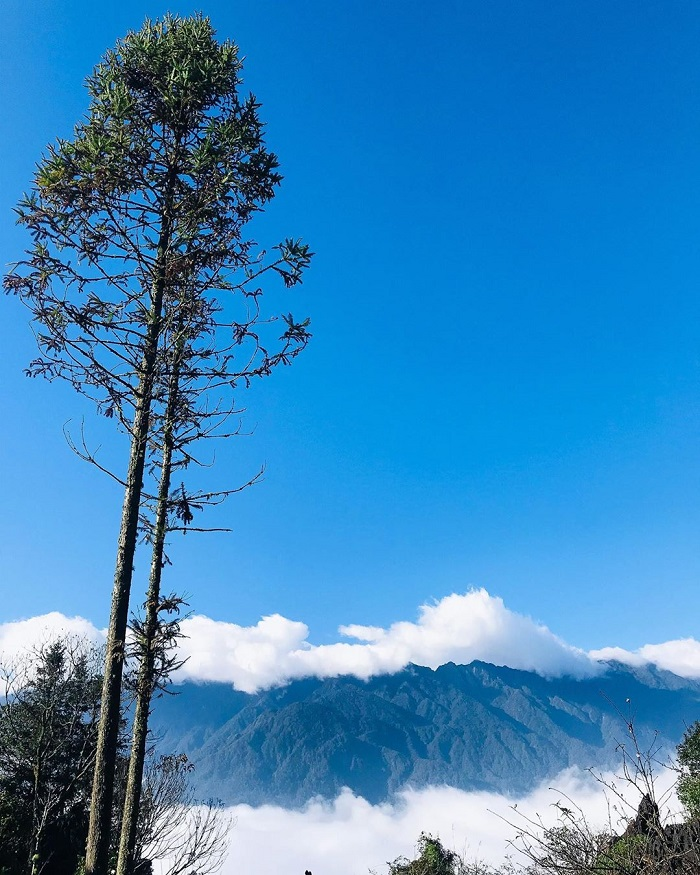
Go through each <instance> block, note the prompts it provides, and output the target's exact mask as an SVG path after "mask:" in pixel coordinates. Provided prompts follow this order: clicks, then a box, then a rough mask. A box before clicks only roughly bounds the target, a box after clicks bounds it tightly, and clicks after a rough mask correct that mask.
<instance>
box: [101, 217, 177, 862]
mask: <svg viewBox="0 0 700 875" xmlns="http://www.w3.org/2000/svg"><path fill="white" fill-rule="evenodd" d="M169 246H170V220H169V216H168V215H167V214H166V216H165V217H164V222H163V230H162V233H161V236H160V240H159V244H158V256H157V273H156V277H155V280H154V284H153V300H152V304H151V310H150V314H149V324H148V330H147V332H146V339H145V342H144V351H143V359H142V362H141V368H140V371H141V372H140V379H139V386H138V390H137V399H138V400H137V404H136V410H135V413H134V423H133V427H132V431H131V452H130V456H129V467H128V469H127V476H126V487H125V489H124V504H123V506H122V519H121V528H120V531H119V542H118V547H117V562H116V568H115V572H114V586H113V589H112V609H111V613H110V618H109V628H108V631H107V646H106V655H105V673H104V680H103V684H102V699H101V707H100V722H99V726H98V734H97V749H96V753H95V774H94V778H93V784H92V799H91V804H90V826H89V829H88V837H87V847H86V851H85V875H107V867H108V864H109V846H110V838H111V835H110V833H111V825H112V803H113V793H114V773H115V769H116V762H117V749H118V744H119V723H120V720H121V689H122V672H123V668H124V646H125V640H126V627H127V620H128V615H129V595H130V592H131V579H132V576H133V572H134V553H135V552H136V541H137V536H138V520H139V507H140V503H141V491H142V489H143V470H144V464H145V459H146V446H147V443H148V434H149V425H150V415H151V401H152V396H153V384H154V379H155V370H156V361H157V353H158V341H159V339H160V332H161V315H162V309H163V293H164V289H165V262H166V259H167V252H168V249H169Z"/></svg>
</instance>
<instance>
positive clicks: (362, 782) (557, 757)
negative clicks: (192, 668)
mask: <svg viewBox="0 0 700 875" xmlns="http://www.w3.org/2000/svg"><path fill="white" fill-rule="evenodd" d="M178 689H179V693H180V694H179V695H177V696H166V697H164V698H162V699H160V700H159V701H158V702H157V704H156V707H155V713H154V716H153V721H152V726H153V728H154V731H155V732H156V733H157V736H158V738H159V747H160V749H161V750H162V751H163V752H173V751H181V752H185V753H187V754H188V756H189V757H190V758H191V759H192V761H193V762H194V763H195V766H196V770H195V773H194V778H195V782H196V784H197V788H198V791H199V794H200V796H201V797H216V798H220V799H221V800H223V801H224V802H226V803H236V802H248V803H251V804H256V805H257V804H261V803H266V802H269V803H276V804H282V805H301V804H303V803H304V802H306V801H307V800H308V799H310V798H311V797H313V796H316V795H323V796H326V797H333V796H335V795H336V794H337V793H338V792H339V791H340V789H341V788H342V787H350V788H351V789H352V790H353V791H354V792H355V793H358V794H360V795H362V796H364V797H365V798H366V799H368V800H369V801H371V802H374V803H376V802H379V801H382V800H385V799H387V798H389V797H390V796H391V795H392V793H394V792H395V791H396V790H398V789H400V788H401V787H403V786H404V785H406V784H410V785H411V786H413V787H423V786H427V785H431V784H446V785H450V786H453V787H458V788H461V789H465V790H493V791H497V792H501V793H523V792H526V791H528V790H529V789H531V788H532V787H533V786H534V785H535V784H537V783H538V782H540V781H541V780H544V779H545V778H548V777H552V776H553V775H555V774H556V773H557V772H559V771H561V770H562V769H564V768H566V767H568V766H572V765H577V766H581V767H584V768H585V767H589V766H597V767H607V766H611V765H615V764H617V763H619V761H620V754H619V751H618V750H617V747H618V745H619V744H620V743H625V742H628V738H629V732H628V728H627V720H628V719H630V718H632V719H633V720H634V724H635V727H636V729H637V731H638V734H639V737H640V739H641V741H642V744H649V743H651V741H652V739H653V738H654V734H655V733H658V738H659V740H660V742H661V743H662V745H665V746H667V747H668V748H669V749H671V748H673V747H675V745H676V744H677V743H678V741H679V740H680V738H681V736H682V734H683V732H684V730H685V729H686V728H687V726H688V725H690V724H691V723H692V722H693V721H695V720H696V719H698V718H700V684H698V683H697V682H695V681H687V680H684V679H681V678H679V677H677V676H676V675H673V674H670V673H669V672H663V671H659V670H657V669H655V668H652V667H647V668H643V669H635V668H630V667H627V666H623V665H620V664H618V663H611V664H609V665H608V666H607V667H606V669H605V671H604V672H603V673H601V674H600V676H598V677H595V678H592V679H587V680H575V679H572V678H544V677H541V676H540V675H537V674H533V673H531V672H524V671H517V670H515V669H510V668H504V667H497V666H493V665H489V664H487V663H483V662H473V663H471V664H470V665H466V666H462V665H454V664H453V663H448V664H447V665H443V666H441V667H440V668H438V669H436V670H432V669H429V668H423V667H420V666H409V667H408V668H406V669H405V670H404V671H402V672H399V673H397V674H393V675H384V676H381V677H376V678H373V679H372V680H370V681H366V682H365V681H361V680H358V679H356V678H352V677H341V678H331V679H327V680H318V679H306V680H300V681H295V682H293V683H291V684H289V685H288V686H286V687H283V688H279V689H274V690H269V691H267V692H263V693H260V694H257V695H248V694H245V693H239V692H236V691H235V690H233V689H231V688H230V687H229V686H227V685H224V684H203V685H195V684H185V685H183V686H181V687H179V688H178ZM628 700H629V701H628Z"/></svg>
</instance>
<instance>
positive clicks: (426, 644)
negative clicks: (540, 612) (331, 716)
mask: <svg viewBox="0 0 700 875" xmlns="http://www.w3.org/2000/svg"><path fill="white" fill-rule="evenodd" d="M182 629H183V632H184V633H185V634H186V635H187V636H189V637H188V638H187V639H185V641H184V642H183V644H182V650H183V654H185V655H187V656H189V661H188V662H187V663H186V664H185V666H184V668H183V670H182V677H183V678H191V679H196V680H208V681H228V682H230V683H233V684H234V685H235V686H236V687H237V688H238V689H239V690H244V691H246V692H254V691H256V690H259V689H263V688H266V687H270V686H275V685H278V684H284V683H287V682H288V681H290V680H292V679H294V678H301V677H309V676H315V677H322V678H323V677H335V676H338V675H344V674H350V675H355V676H356V677H359V678H363V679H367V678H370V677H373V676H374V675H379V674H386V673H392V672H396V671H399V670H400V669H402V668H404V667H405V666H406V665H408V663H410V662H413V663H417V664H418V665H425V666H429V667H431V668H437V667H438V666H439V665H443V664H444V663H446V662H450V661H452V662H457V663H468V662H471V661H472V660H474V659H480V660H483V661H484V662H491V663H494V664H496V665H508V666H510V667H511V668H519V669H525V670H529V671H536V672H539V673H540V674H544V675H551V676H558V675H564V674H569V675H573V676H575V677H583V676H590V675H592V674H595V673H596V671H597V670H598V667H597V665H596V664H595V663H594V662H592V661H591V660H590V659H589V657H588V656H587V655H586V654H585V653H584V652H583V651H582V650H578V649H577V648H575V647H570V646H569V645H568V644H565V643H564V642H563V641H562V640H561V639H559V638H557V636H556V635H554V634H553V633H552V632H550V630H549V629H548V628H547V627H546V626H543V625H541V624H540V623H536V622H535V621H534V620H532V619H530V618H529V617H525V616H522V615H521V614H516V613H514V612H513V611H509V610H508V609H507V608H506V606H505V605H504V604H503V601H502V599H500V598H497V597H494V596H491V595H489V594H488V593H487V592H486V590H484V589H479V590H472V591H470V592H468V593H465V594H463V595H457V594H453V595H449V596H447V597H446V598H444V599H442V600H441V601H439V602H437V603H435V604H432V605H423V606H422V607H421V608H420V610H419V615H418V620H417V621H416V622H414V623H411V622H406V621H403V622H397V623H393V624H392V625H391V626H389V627H388V628H387V629H382V628H379V627H376V626H360V625H348V626H341V627H340V629H339V633H340V634H341V635H343V636H344V637H348V638H353V639H355V641H354V642H352V643H350V642H345V641H341V642H338V643H336V644H322V645H313V644H310V643H309V641H308V635H309V629H308V627H307V626H306V625H305V624H304V623H298V622H293V621H292V620H287V619H285V618H284V617H281V616H280V615H279V614H273V615H272V616H270V617H264V618H263V619H262V620H260V622H259V623H258V624H257V625H256V626H247V627H245V626H237V625H236V624H235V623H225V622H221V621H216V620H211V619H209V618H208V617H193V618H192V619H190V620H186V621H185V622H183V624H182ZM357 642H360V643H357Z"/></svg>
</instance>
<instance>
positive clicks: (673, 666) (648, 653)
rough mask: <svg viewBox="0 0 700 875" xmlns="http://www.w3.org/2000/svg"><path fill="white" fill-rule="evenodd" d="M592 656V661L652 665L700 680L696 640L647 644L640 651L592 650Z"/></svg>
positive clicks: (619, 648)
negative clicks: (615, 661)
mask: <svg viewBox="0 0 700 875" xmlns="http://www.w3.org/2000/svg"><path fill="white" fill-rule="evenodd" d="M590 656H591V658H592V659H616V660H617V661H618V662H624V663H625V664H627V665H635V666H640V665H646V664H648V663H652V664H653V665H656V666H657V667H658V668H663V669H666V670H667V671H672V672H673V673H674V674H677V675H679V676H680V677H682V678H700V641H697V640H696V639H695V638H678V639H677V640H675V641H665V642H664V643H663V644H645V645H644V646H643V647H640V648H639V649H638V650H625V649H623V648H622V647H603V648H602V649H600V650H591V652H590Z"/></svg>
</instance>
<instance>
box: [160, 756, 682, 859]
mask: <svg viewBox="0 0 700 875" xmlns="http://www.w3.org/2000/svg"><path fill="white" fill-rule="evenodd" d="M598 778H599V779H600V778H602V781H603V782H607V783H611V782H613V781H617V786H618V787H621V784H620V782H619V779H617V778H616V777H615V775H614V774H608V775H602V776H598ZM673 778H674V775H673V774H672V773H671V772H668V771H667V772H665V773H664V772H662V773H661V774H660V775H659V777H658V780H657V782H656V790H657V798H659V799H660V800H661V801H662V803H663V805H662V810H663V811H664V812H665V813H666V815H667V816H671V817H672V816H673V814H674V812H677V811H678V801H677V799H676V798H675V796H674V795H673V794H672V792H671V790H670V788H671V785H672V782H673ZM622 789H623V794H624V795H625V796H626V799H627V804H625V803H623V802H621V800H620V799H619V797H617V796H615V794H613V793H611V792H609V791H606V789H605V784H604V783H601V780H598V779H596V778H595V777H593V776H592V775H591V774H589V773H588V772H585V771H581V770H580V769H568V770H566V771H565V772H562V773H561V774H560V775H558V776H557V777H555V778H553V779H552V780H550V781H547V782H545V783H543V784H542V785H541V786H540V787H538V788H537V789H535V790H534V791H533V792H532V793H530V794H528V795H527V796H524V797H520V798H518V799H508V798H506V797H505V796H500V795H498V794H495V793H484V792H474V793H466V792H463V791H461V790H455V789H454V788H451V787H428V788H426V789H424V790H411V789H406V790H404V792H403V793H401V794H399V795H398V797H397V798H396V800H395V801H394V802H392V803H384V804H382V805H370V804H369V803H368V802H367V801H366V800H364V799H362V798H361V797H358V796H354V795H353V794H352V793H351V792H350V791H348V790H346V791H345V792H343V793H341V794H340V795H339V796H338V797H337V799H335V800H333V801H325V800H321V799H319V800H316V801H313V802H310V803H309V804H308V805H306V806H305V807H304V808H303V809H300V810H297V811H293V810H288V809H284V808H279V807H276V806H273V805H265V806H262V807H259V808H252V807H250V806H248V805H236V806H234V807H232V808H230V809H228V810H227V813H228V814H229V815H230V816H231V817H232V823H233V825H232V828H231V831H230V846H229V854H228V858H227V860H226V862H225V864H224V867H223V869H222V870H221V873H222V875H239V873H241V872H243V873H255V875H279V873H287V875H303V873H304V872H305V871H307V870H309V871H311V872H312V873H313V875H368V873H369V872H370V871H373V872H375V873H377V875H385V873H386V872H387V870H388V867H387V865H386V864H387V863H388V862H389V861H392V860H395V859H396V858H397V857H399V856H406V857H409V858H412V857H413V856H415V854H416V841H417V839H418V836H419V835H420V833H421V832H427V833H430V834H432V835H433V836H438V837H439V838H440V839H441V840H442V841H443V843H444V844H445V845H446V846H447V847H449V848H452V849H454V850H456V851H457V852H458V853H460V854H462V855H463V856H465V857H466V858H467V859H479V860H481V861H483V862H486V863H490V864H492V865H497V864H498V863H501V862H502V861H503V860H504V859H505V857H506V856H511V857H513V859H514V860H516V861H518V860H520V861H521V862H523V861H524V858H522V856H521V855H519V853H518V851H517V846H518V842H517V840H516V836H517V834H518V832H519V830H521V829H523V827H525V826H526V825H527V824H528V822H529V823H530V825H531V824H532V823H533V822H538V821H541V823H542V824H543V825H546V826H554V825H555V824H556V822H557V807H556V805H557V803H560V804H563V805H565V806H566V807H567V808H569V809H571V810H572V811H574V812H575V814H576V817H577V820H578V826H579V827H581V821H580V813H581V812H583V813H584V814H585V818H586V822H587V823H588V824H589V826H590V827H591V828H592V829H594V830H596V831H598V830H606V831H614V832H616V833H621V832H622V831H623V830H624V828H625V826H626V824H627V822H628V821H629V819H630V818H631V817H632V816H634V814H635V812H636V807H637V805H638V804H639V798H640V796H639V794H638V793H637V792H635V791H634V789H633V788H628V787H622ZM613 806H616V808H615V807H613ZM577 808H578V809H580V811H577V810H576V809H577ZM511 842H513V844H511ZM155 871H156V875H158V867H156V870H155Z"/></svg>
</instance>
